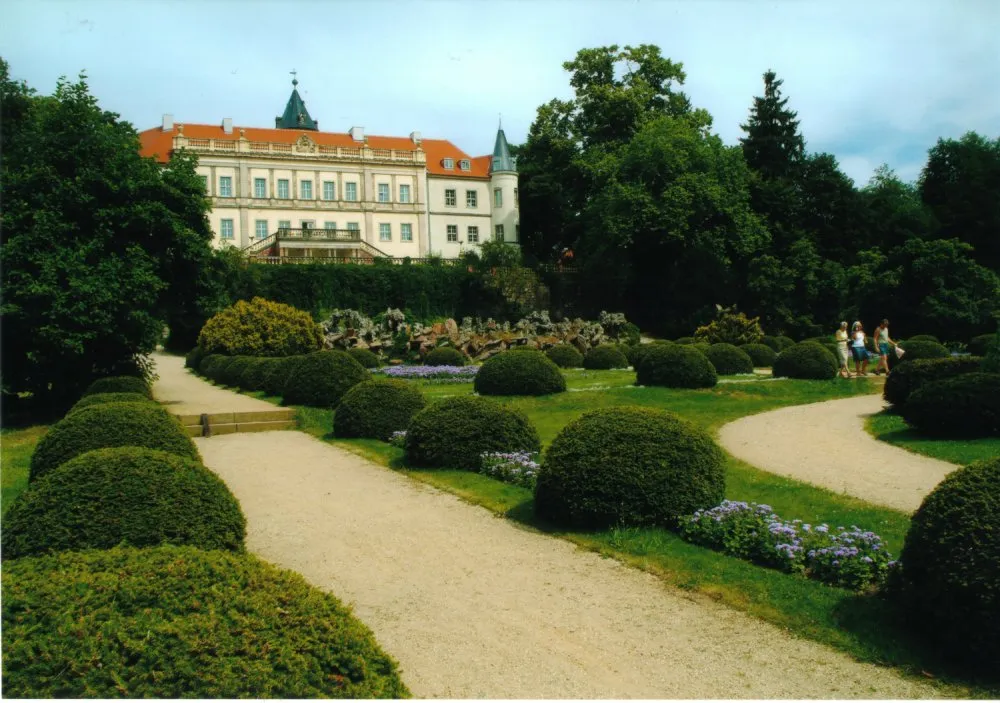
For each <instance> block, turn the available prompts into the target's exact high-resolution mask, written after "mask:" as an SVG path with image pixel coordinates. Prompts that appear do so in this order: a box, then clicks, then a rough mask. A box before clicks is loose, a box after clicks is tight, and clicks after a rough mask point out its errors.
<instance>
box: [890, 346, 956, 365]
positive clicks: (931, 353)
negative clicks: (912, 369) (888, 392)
mask: <svg viewBox="0 0 1000 703" xmlns="http://www.w3.org/2000/svg"><path fill="white" fill-rule="evenodd" d="M899 346H900V347H902V349H903V358H902V359H900V358H899V357H898V356H897V355H896V351H895V350H894V349H892V348H890V349H889V368H890V369H891V370H892V371H893V372H895V371H896V368H897V367H898V366H900V365H902V364H904V363H906V362H908V361H918V360H919V359H949V358H951V352H949V351H948V348H947V347H945V346H944V345H943V344H938V343H937V342H919V341H918V342H915V341H910V340H908V341H906V342H901V343H900V345H899Z"/></svg>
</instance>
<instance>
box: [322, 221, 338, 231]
mask: <svg viewBox="0 0 1000 703" xmlns="http://www.w3.org/2000/svg"><path fill="white" fill-rule="evenodd" d="M323 229H337V223H336V222H324V223H323Z"/></svg>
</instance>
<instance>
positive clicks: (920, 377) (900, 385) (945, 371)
mask: <svg viewBox="0 0 1000 703" xmlns="http://www.w3.org/2000/svg"><path fill="white" fill-rule="evenodd" d="M981 364H982V359H981V358H980V357H978V356H957V357H951V358H948V359H917V360H916V361H904V362H903V363H901V364H899V365H898V366H897V367H896V368H895V369H894V370H893V372H892V373H891V374H889V376H888V377H887V378H886V379H885V388H883V390H882V397H884V398H885V399H886V401H887V402H888V403H890V404H891V405H892V406H893V407H894V408H895V409H896V410H902V408H903V406H904V405H906V401H907V399H908V398H909V397H910V394H911V393H913V392H914V391H915V390H917V389H918V388H921V387H923V385H924V384H926V383H929V382H932V381H940V380H942V379H945V378H951V377H953V376H960V375H961V374H965V373H973V372H975V371H979V370H980V367H981Z"/></svg>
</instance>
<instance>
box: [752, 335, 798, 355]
mask: <svg viewBox="0 0 1000 703" xmlns="http://www.w3.org/2000/svg"><path fill="white" fill-rule="evenodd" d="M760 343H761V344H766V345H767V346H769V347H771V349H773V350H774V353H775V354H780V353H781V352H783V351H784V350H785V349H788V347H794V346H795V340H794V339H792V338H791V337H785V336H784V335H778V336H776V337H771V336H768V335H766V334H765V335H764V336H763V337H761V340H760Z"/></svg>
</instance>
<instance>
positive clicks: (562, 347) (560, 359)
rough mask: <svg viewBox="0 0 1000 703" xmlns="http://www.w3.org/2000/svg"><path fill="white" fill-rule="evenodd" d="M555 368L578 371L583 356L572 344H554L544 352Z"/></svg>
mask: <svg viewBox="0 0 1000 703" xmlns="http://www.w3.org/2000/svg"><path fill="white" fill-rule="evenodd" d="M545 356H547V357H549V359H551V360H552V363H554V364H555V365H556V366H559V367H560V368H564V369H578V368H580V367H581V366H583V354H581V353H580V351H579V350H578V349H577V348H576V347H574V346H573V345H572V344H556V345H555V346H552V347H549V348H548V349H546V350H545Z"/></svg>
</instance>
